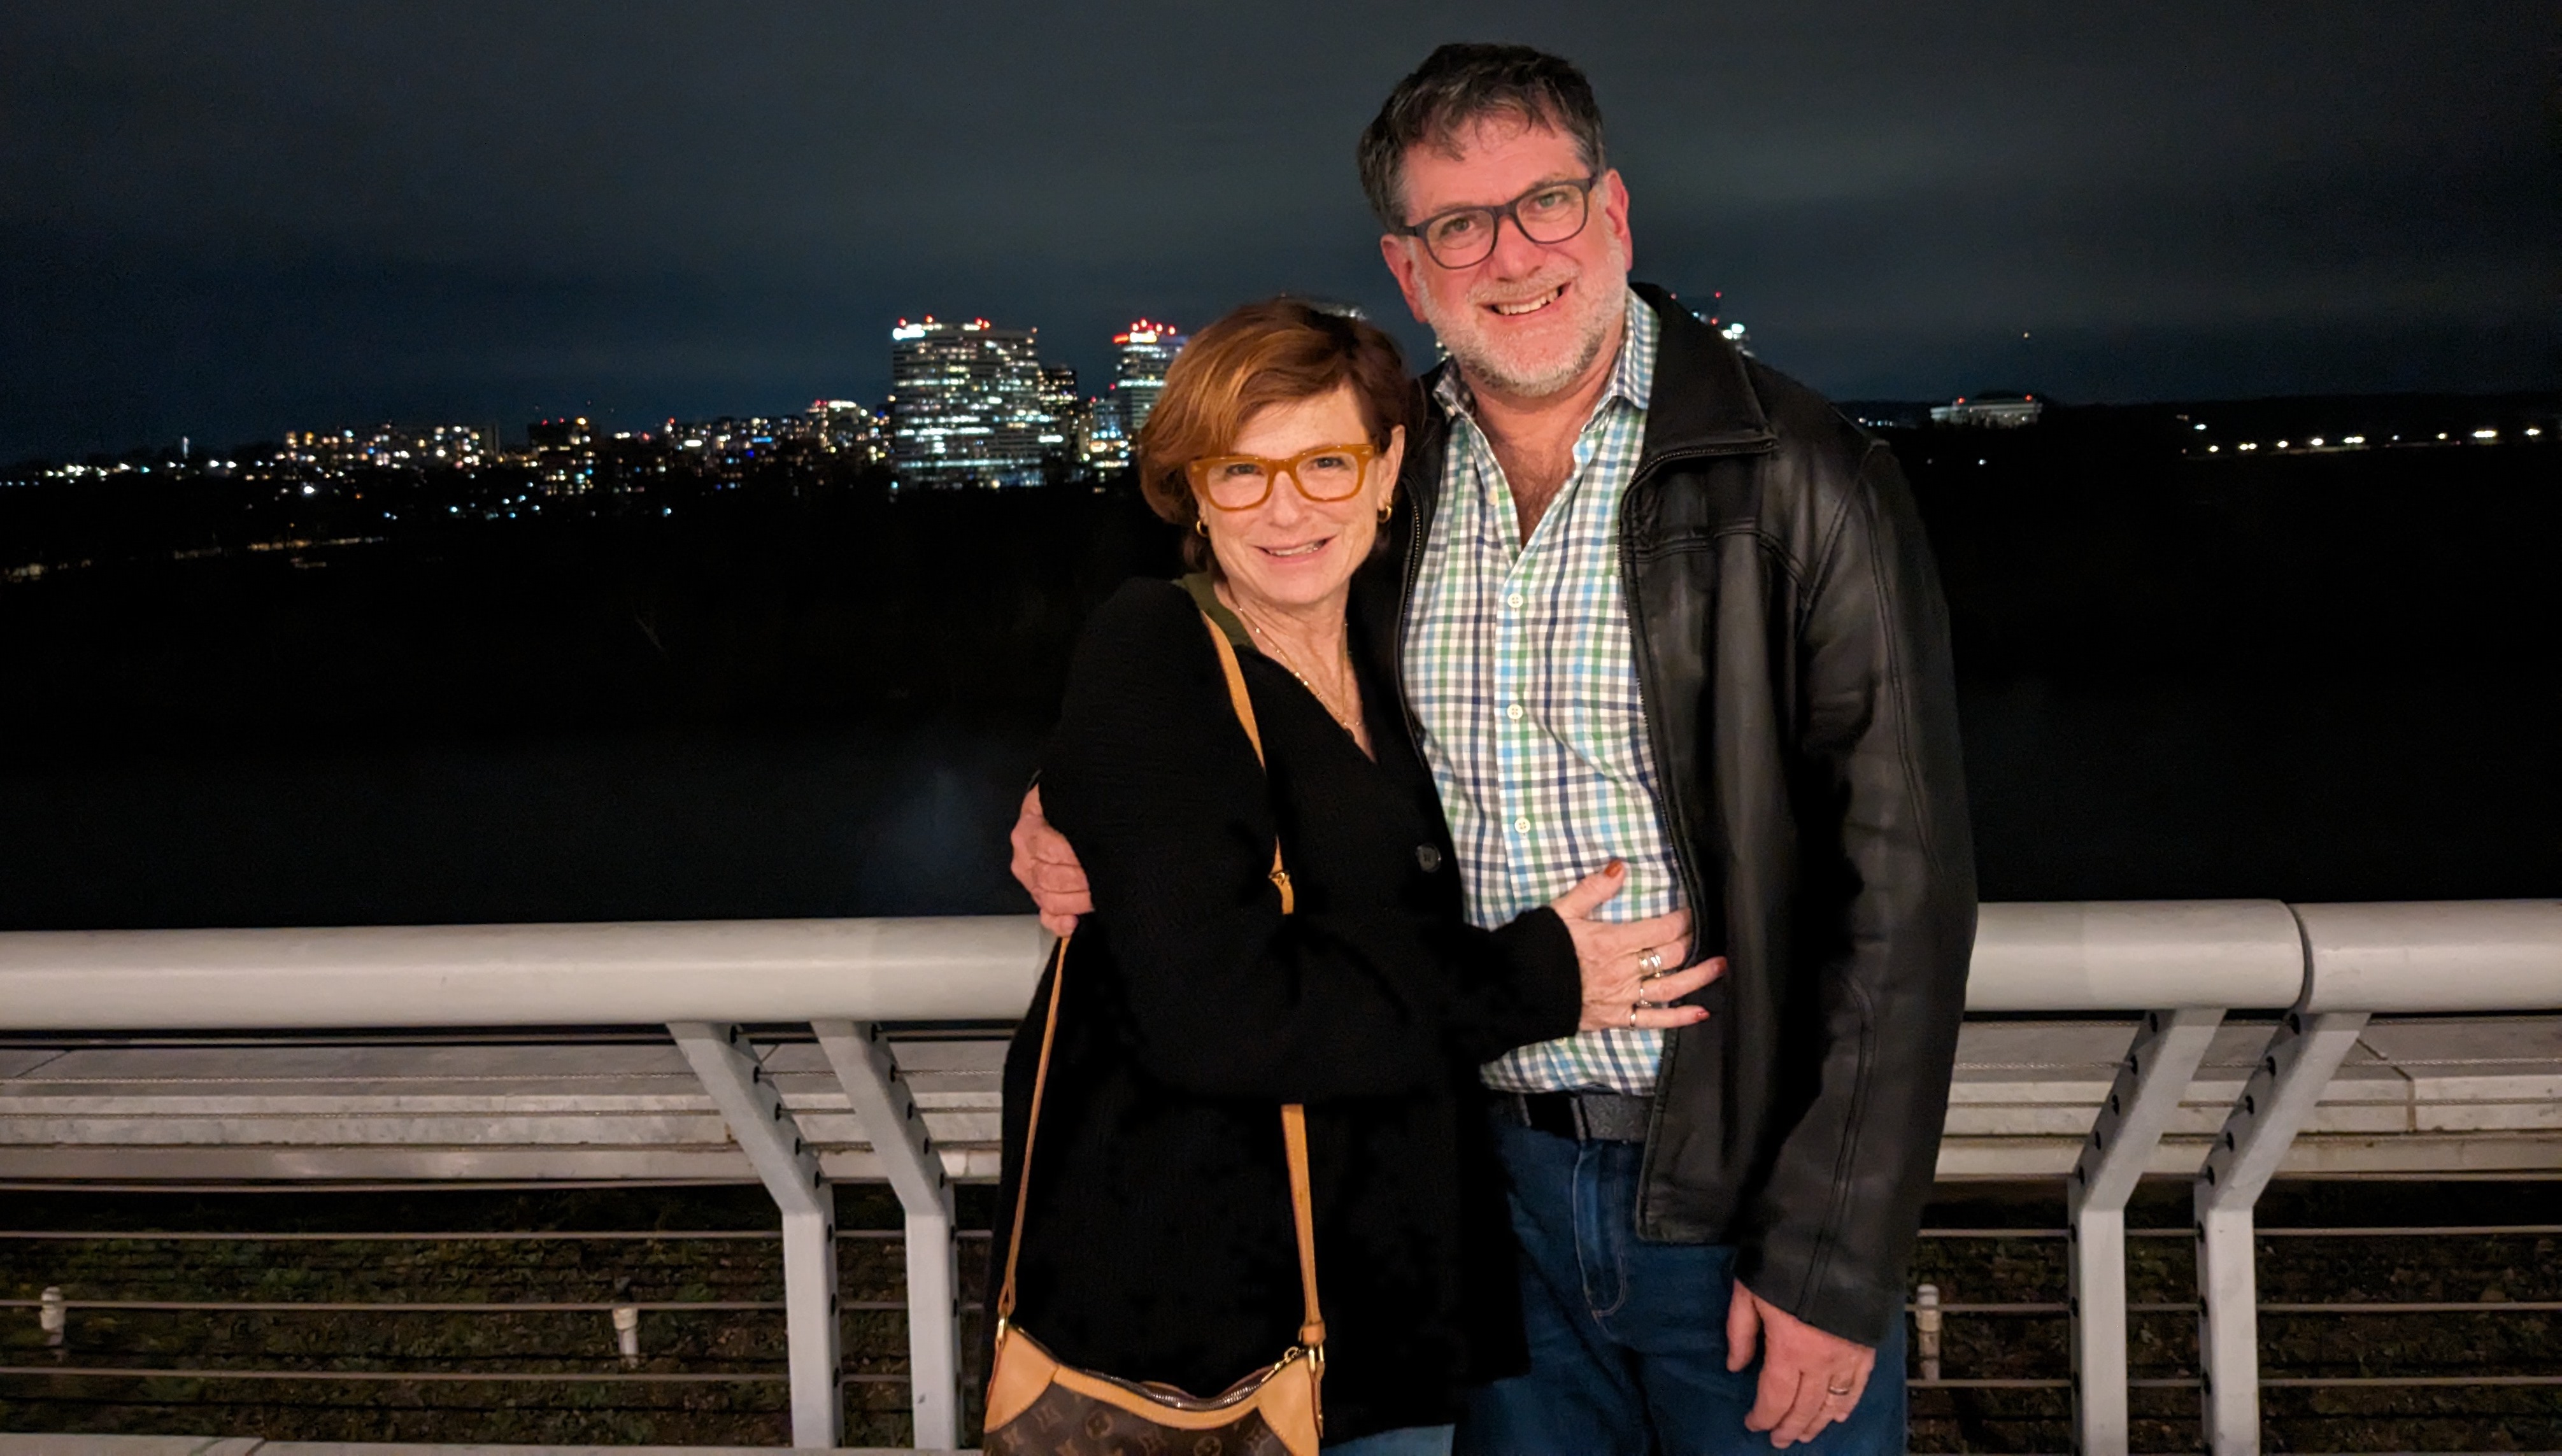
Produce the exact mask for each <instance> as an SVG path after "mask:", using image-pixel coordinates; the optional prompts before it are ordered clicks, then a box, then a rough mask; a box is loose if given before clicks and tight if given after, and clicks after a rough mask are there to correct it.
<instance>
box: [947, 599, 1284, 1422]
mask: <svg viewBox="0 0 2562 1456" xmlns="http://www.w3.org/2000/svg"><path fill="white" fill-rule="evenodd" d="M1201 621H1202V623H1203V624H1204V625H1206V626H1207V627H1208V628H1209V636H1210V640H1211V642H1212V643H1213V644H1215V645H1216V647H1217V649H1218V660H1219V667H1220V669H1221V670H1222V671H1224V672H1225V673H1226V675H1227V695H1228V701H1229V703H1230V705H1231V706H1233V707H1234V708H1235V709H1236V717H1237V721H1238V722H1240V723H1242V724H1244V725H1245V736H1246V739H1247V741H1249V742H1251V743H1252V744H1253V745H1254V757H1255V759H1256V761H1257V762H1261V761H1262V758H1263V735H1262V734H1261V732H1259V731H1258V730H1257V729H1256V727H1255V724H1254V705H1253V704H1252V703H1251V702H1249V701H1248V700H1247V698H1246V696H1245V677H1244V674H1243V673H1242V672H1240V671H1239V670H1238V669H1237V665H1236V649H1235V648H1234V647H1232V646H1230V645H1229V644H1228V640H1227V635H1226V634H1224V633H1222V632H1220V631H1219V630H1218V626H1217V624H1215V623H1212V622H1210V620H1209V619H1208V618H1207V617H1206V616H1204V617H1203V618H1202V619H1201ZM1271 877H1272V883H1273V884H1274V886H1275V887H1277V888H1278V889H1279V890H1280V891H1281V913H1282V914H1284V915H1287V914H1289V913H1291V910H1292V908H1293V907H1292V901H1291V893H1290V876H1289V873H1288V872H1287V871H1286V870H1284V869H1283V868H1282V867H1281V845H1280V843H1279V842H1278V840H1276V841H1275V842H1274V843H1273V846H1272V869H1271ZM1070 939H1073V937H1070ZM1067 948H1068V942H1067V941H1065V940H1062V941H1060V942H1059V944H1058V951H1057V954H1056V958H1055V959H1054V960H1053V961H1052V962H1051V966H1050V992H1049V1009H1048V1011H1047V1012H1046V1014H1045V1019H1044V1020H1043V1022H1042V1025H1041V1050H1040V1063H1039V1069H1038V1070H1037V1071H1036V1072H1035V1073H1034V1074H1033V1077H1032V1106H1031V1118H1030V1121H1029V1124H1028V1125H1027V1126H1026V1127H1025V1128H1024V1130H1023V1161H1022V1167H1021V1169H1020V1170H1018V1171H1017V1173H1016V1175H1015V1186H1014V1224H1013V1231H1012V1234H1011V1236H1010V1237H1009V1239H1008V1241H1007V1243H1006V1278H1005V1283H1004V1285H1003V1286H1001V1288H1000V1289H999V1291H998V1294H997V1357H996V1362H995V1365H994V1368H993V1369H992V1370H991V1371H990V1373H989V1376H988V1410H987V1421H986V1428H987V1436H986V1439H985V1446H984V1449H985V1450H986V1451H987V1452H988V1453H989V1456H1035V1453H1037V1456H1120V1453H1123V1452H1150V1453H1155V1452H1163V1453H1165V1456H1285V1453H1286V1456H1317V1443H1318V1440H1319V1438H1320V1436H1321V1434H1322V1433H1323V1431H1324V1429H1325V1417H1324V1414H1323V1412H1322V1410H1321V1409H1320V1407H1319V1404H1318V1386H1319V1384H1320V1383H1321V1381H1322V1380H1323V1378H1324V1376H1325V1370H1326V1321H1325V1317H1324V1315H1322V1314H1321V1313H1320V1312H1319V1310H1318V1307H1317V1236H1316V1223H1315V1217H1314V1214H1313V1212H1312V1211H1311V1207H1310V1203H1309V1198H1308V1122H1307V1116H1306V1112H1305V1110H1304V1109H1303V1108H1302V1107H1301V1105H1300V1104H1298V1103H1295V1102H1294V1103H1291V1104H1289V1105H1288V1106H1286V1107H1284V1108H1282V1109H1281V1144H1282V1148H1283V1150H1284V1153H1285V1155H1286V1156H1287V1157H1288V1159H1289V1163H1290V1217H1291V1222H1292V1223H1293V1224H1294V1225H1295V1226H1296V1227H1297V1230H1298V1235H1299V1290H1300V1295H1301V1300H1302V1304H1303V1313H1302V1317H1301V1321H1300V1325H1299V1343H1298V1344H1297V1345H1294V1346H1292V1347H1291V1348H1290V1349H1289V1350H1287V1351H1285V1352H1283V1353H1282V1356H1281V1358H1280V1359H1279V1360H1277V1361H1275V1362H1273V1363H1272V1364H1271V1365H1267V1366H1265V1367H1264V1368H1262V1369H1259V1370H1256V1371H1254V1372H1253V1373H1251V1374H1249V1375H1247V1376H1245V1377H1244V1378H1243V1379H1240V1380H1238V1381H1237V1382H1236V1383H1235V1384H1233V1385H1230V1386H1228V1387H1227V1388H1226V1389H1225V1390H1222V1391H1220V1392H1219V1393H1217V1394H1216V1395H1211V1396H1206V1397H1204V1396H1197V1395H1193V1394H1190V1393H1189V1392H1188V1391H1184V1390H1179V1389H1176V1388H1175V1387H1174V1386H1172V1385H1167V1384H1163V1383H1160V1382H1157V1381H1153V1380H1129V1379H1123V1378H1121V1377H1120V1376H1118V1375H1108V1374H1105V1373H1103V1372H1102V1371H1100V1370H1086V1369H1079V1368H1077V1367H1076V1366H1074V1365H1062V1364H1060V1363H1059V1362H1058V1360H1057V1359H1056V1358H1054V1357H1053V1356H1051V1355H1050V1353H1049V1352H1048V1351H1046V1350H1043V1349H1042V1348H1041V1347H1040V1345H1039V1343H1038V1342H1036V1341H1034V1340H1033V1339H1032V1338H1031V1337H1030V1336H1029V1335H1026V1334H1025V1333H1023V1332H1022V1331H1021V1330H1019V1329H1017V1328H1015V1327H1014V1324H1013V1316H1014V1264H1015V1261H1016V1260H1017V1259H1018V1258H1019V1257H1020V1256H1021V1254H1022V1249H1023V1209H1024V1206H1025V1204H1026V1203H1027V1201H1028V1199H1027V1197H1026V1194H1027V1193H1028V1191H1029V1189H1030V1187H1031V1181H1032V1180H1031V1168H1032V1144H1033V1141H1034V1140H1035V1139H1036V1138H1037V1137H1038V1135H1039V1133H1040V1111H1041V1093H1042V1091H1043V1090H1044V1088H1045V1087H1046V1086H1047V1085H1048V1082H1049V1053H1050V1046H1051V1043H1052V1042H1054V1041H1055V1040H1056V1039H1057V1037H1058V999H1059V984H1060V982H1061V981H1062V980H1063V979H1064V978H1065V977H1066V975H1067Z"/></svg>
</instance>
